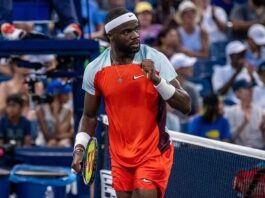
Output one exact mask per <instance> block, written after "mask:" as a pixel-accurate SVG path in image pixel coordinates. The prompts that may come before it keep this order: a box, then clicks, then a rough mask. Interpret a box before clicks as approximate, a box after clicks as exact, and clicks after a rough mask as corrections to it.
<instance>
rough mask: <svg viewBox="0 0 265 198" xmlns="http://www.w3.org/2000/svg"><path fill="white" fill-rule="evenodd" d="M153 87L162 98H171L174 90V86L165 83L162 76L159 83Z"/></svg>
mask: <svg viewBox="0 0 265 198" xmlns="http://www.w3.org/2000/svg"><path fill="white" fill-rule="evenodd" d="M155 88H156V90H157V91H158V93H159V94H160V95H161V97H162V98H163V99H164V100H168V99H169V98H171V97H172V96H173V95H174V93H175V91H176V89H175V87H174V86H173V85H171V84H169V83H167V82H166V80H165V79H163V78H161V81H160V83H159V84H158V85H157V86H155Z"/></svg>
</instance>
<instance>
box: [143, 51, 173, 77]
mask: <svg viewBox="0 0 265 198" xmlns="http://www.w3.org/2000/svg"><path fill="white" fill-rule="evenodd" d="M146 51H147V53H146V57H145V58H148V59H151V60H153V61H154V64H155V68H156V70H157V71H158V72H159V75H160V76H161V77H162V78H164V79H165V80H166V81H167V82H170V81H172V80H174V79H175V78H176V77H177V73H176V72H175V69H174V68H173V66H172V64H171V63H170V61H169V60H168V58H167V57H166V56H165V55H164V54H163V53H161V52H159V51H157V50H156V49H154V48H150V47H148V48H147V49H146Z"/></svg>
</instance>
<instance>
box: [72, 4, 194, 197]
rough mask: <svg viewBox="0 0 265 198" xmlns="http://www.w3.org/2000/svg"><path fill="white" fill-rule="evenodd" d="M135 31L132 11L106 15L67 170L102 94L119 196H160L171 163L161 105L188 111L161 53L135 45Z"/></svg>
mask: <svg viewBox="0 0 265 198" xmlns="http://www.w3.org/2000/svg"><path fill="white" fill-rule="evenodd" d="M138 30H139V23H138V20H137V18H136V16H135V15H134V14H133V13H131V12H129V11H127V10H126V9H124V8H116V9H113V10H111V11H110V12H109V14H108V16H107V23H106V25H105V32H106V36H107V38H108V40H109V42H110V46H111V47H110V48H108V49H106V50H105V51H104V52H103V53H102V54H101V55H100V56H99V57H98V58H96V59H95V60H94V61H93V62H91V63H90V64H89V65H88V66H87V68H86V70H85V73H84V78H83V86H82V88H83V89H84V90H85V91H86V94H85V103H84V112H83V116H82V118H81V121H80V126H79V132H78V134H77V136H76V141H75V147H74V157H73V162H72V168H73V169H74V170H75V171H76V172H80V169H81V166H80V163H81V161H82V154H83V152H84V150H85V148H86V146H87V142H88V141H89V139H90V137H91V136H94V131H95V128H96V122H97V112H98V108H99V103H100V97H101V96H102V97H104V101H105V106H106V112H107V115H108V118H109V142H110V155H111V166H112V177H113V187H114V189H115V191H116V194H117V197H118V198H127V197H141V198H142V197H143V198H149V197H150V198H154V197H163V196H164V193H165V189H166V186H167V183H168V178H169V175H170V170H171V166H172V162H173V145H171V142H170V139H169V135H168V133H167V132H166V129H165V122H166V119H165V118H166V102H168V103H169V105H171V106H172V107H173V108H176V109H178V110H180V111H182V112H183V113H187V112H189V110H190V99H189V96H188V94H187V93H186V92H185V91H184V90H183V89H182V87H181V86H180V84H179V82H178V81H177V80H176V76H177V74H176V73H175V71H174V69H173V67H172V65H171V64H170V62H169V61H168V59H167V58H166V57H165V56H164V55H163V54H162V53H160V52H158V51H157V50H155V49H153V48H150V47H148V46H146V45H140V40H139V32H138Z"/></svg>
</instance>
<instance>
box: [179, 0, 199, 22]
mask: <svg viewBox="0 0 265 198" xmlns="http://www.w3.org/2000/svg"><path fill="white" fill-rule="evenodd" d="M190 10H194V11H195V14H196V17H195V22H196V23H198V22H199V20H200V15H199V10H198V8H197V6H196V5H195V4H194V3H193V2H192V1H182V2H181V3H180V4H179V7H178V11H177V13H176V20H177V22H178V24H182V14H183V12H185V11H190Z"/></svg>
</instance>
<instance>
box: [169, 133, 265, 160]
mask: <svg viewBox="0 0 265 198" xmlns="http://www.w3.org/2000/svg"><path fill="white" fill-rule="evenodd" d="M168 133H169V135H170V137H171V140H173V142H174V141H176V142H183V143H187V144H192V145H197V146H201V147H206V148H210V149H215V150H219V151H224V152H229V153H234V154H237V155H242V156H247V157H251V158H258V159H261V160H265V151H263V150H259V149H254V148H250V147H246V146H240V145H235V144H231V143H227V142H221V141H217V140H212V139H207V138H202V137H198V136H194V135H189V134H184V133H181V132H176V131H168Z"/></svg>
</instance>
